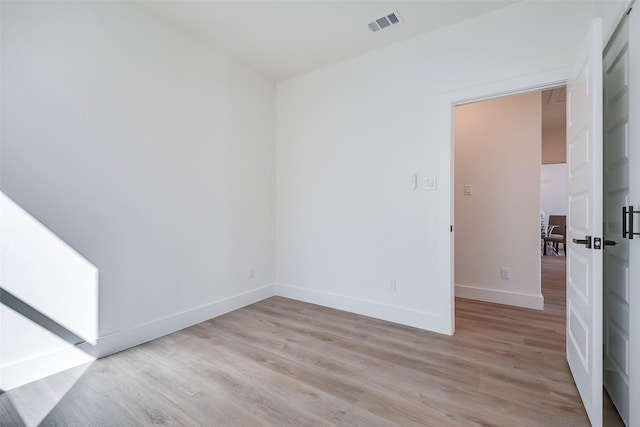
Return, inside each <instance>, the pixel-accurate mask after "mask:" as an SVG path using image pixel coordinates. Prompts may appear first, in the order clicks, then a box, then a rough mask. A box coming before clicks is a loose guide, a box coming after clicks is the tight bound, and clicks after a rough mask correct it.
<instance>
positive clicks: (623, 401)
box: [603, 19, 631, 425]
mask: <svg viewBox="0 0 640 427" xmlns="http://www.w3.org/2000/svg"><path fill="white" fill-rule="evenodd" d="M628 41H629V23H628V20H627V19H623V22H622V23H621V24H620V25H619V27H618V29H617V30H616V32H615V33H614V35H613V37H612V39H611V41H610V42H609V44H608V45H607V48H606V49H605V52H604V59H603V79H604V91H603V93H604V99H603V101H604V124H603V125H604V128H603V131H604V132H603V137H604V153H603V154H604V195H603V197H604V203H605V206H606V209H605V211H604V218H603V219H604V235H605V238H606V239H609V240H613V241H615V242H616V243H617V245H616V246H608V247H605V252H604V265H603V268H604V283H603V286H604V295H603V297H604V318H603V320H604V331H603V332H604V386H605V387H606V389H607V392H608V393H609V396H610V397H611V400H612V401H613V403H614V405H615V406H616V408H617V409H618V412H619V413H620V417H621V418H622V419H623V421H624V422H625V424H627V425H629V356H630V355H629V352H630V341H629V240H627V239H624V238H622V216H621V210H622V207H623V206H629V205H630V204H631V203H630V199H629V142H630V141H629V77H630V75H629V49H628V47H629V45H628Z"/></svg>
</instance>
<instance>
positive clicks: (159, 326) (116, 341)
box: [95, 285, 275, 358]
mask: <svg viewBox="0 0 640 427" xmlns="http://www.w3.org/2000/svg"><path fill="white" fill-rule="evenodd" d="M274 295H275V286H274V285H267V286H263V287H261V288H257V289H252V290H250V291H247V292H243V293H240V294H236V295H233V296H231V297H228V298H224V299H222V300H219V301H216V302H213V303H210V304H207V305H203V306H201V307H197V308H195V309H192V310H188V311H184V312H182V313H178V314H174V315H173V316H169V317H166V318H164V319H160V320H156V321H154V322H150V323H147V324H145V325H140V326H137V327H135V328H132V329H126V330H124V331H119V332H115V333H113V334H109V335H104V336H101V337H100V338H99V339H98V344H97V352H96V354H95V356H96V357H97V358H100V357H105V356H108V355H110V354H113V353H117V352H118V351H122V350H125V349H127V348H131V347H134V346H136V345H139V344H142V343H145V342H147V341H151V340H154V339H156V338H160V337H162V336H164V335H167V334H170V333H172V332H176V331H179V330H180V329H184V328H188V327H189V326H193V325H195V324H197V323H200V322H204V321H206V320H209V319H213V318H214V317H218V316H221V315H223V314H225V313H229V312H230V311H233V310H237V309H239V308H242V307H245V306H247V305H251V304H254V303H256V302H258V301H262V300H263V299H266V298H269V297H272V296H274Z"/></svg>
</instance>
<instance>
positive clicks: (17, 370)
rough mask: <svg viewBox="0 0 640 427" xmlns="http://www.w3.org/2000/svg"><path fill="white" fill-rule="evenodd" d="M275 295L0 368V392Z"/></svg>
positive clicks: (266, 290) (262, 294) (224, 304)
mask: <svg viewBox="0 0 640 427" xmlns="http://www.w3.org/2000/svg"><path fill="white" fill-rule="evenodd" d="M274 295H275V286H274V285H267V286H263V287H261V288H257V289H252V290H250V291H247V292H243V293H240V294H237V295H233V296H231V297H228V298H224V299H222V300H219V301H216V302H213V303H210V304H207V305H203V306H201V307H197V308H195V309H192V310H188V311H184V312H182V313H178V314H174V315H172V316H169V317H166V318H164V319H160V320H156V321H154V322H150V323H147V324H144V325H141V326H137V327H134V328H131V329H126V330H124V331H119V332H116V333H113V334H109V335H105V336H101V337H100V338H98V340H97V342H96V343H95V344H91V343H82V344H79V345H77V346H72V345H69V346H68V347H65V348H63V349H61V350H58V351H55V352H52V353H48V354H43V355H40V356H38V357H35V358H32V359H28V360H24V361H20V362H16V363H13V364H11V365H5V366H0V389H1V390H4V391H7V390H10V389H12V388H15V387H19V386H21V385H24V384H27V383H30V382H32V381H35V380H38V379H40V378H44V377H47V376H49V375H53V374H56V373H58V372H62V371H64V370H66V369H70V368H73V367H76V366H78V365H81V364H83V363H86V362H89V361H92V360H94V359H96V358H100V357H104V356H108V355H110V354H113V353H117V352H118V351H122V350H125V349H127V348H131V347H134V346H136V345H138V344H142V343H145V342H147V341H151V340H153V339H156V338H159V337H161V336H164V335H167V334H170V333H172V332H176V331H179V330H180V329H184V328H187V327H189V326H192V325H195V324H197V323H200V322H204V321H206V320H209V319H212V318H214V317H217V316H220V315H223V314H225V313H228V312H230V311H233V310H237V309H239V308H242V307H245V306H247V305H250V304H253V303H256V302H258V301H261V300H263V299H266V298H269V297H272V296H274Z"/></svg>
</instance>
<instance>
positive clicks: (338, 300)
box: [276, 283, 450, 335]
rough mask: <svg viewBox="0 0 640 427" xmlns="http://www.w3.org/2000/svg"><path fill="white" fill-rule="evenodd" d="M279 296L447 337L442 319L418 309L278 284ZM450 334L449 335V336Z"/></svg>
mask: <svg viewBox="0 0 640 427" xmlns="http://www.w3.org/2000/svg"><path fill="white" fill-rule="evenodd" d="M276 295H278V296H281V297H285V298H291V299H295V300H298V301H303V302H308V303H311V304H317V305H321V306H323V307H329V308H334V309H337V310H342V311H348V312H350V313H355V314H360V315H363V316H368V317H373V318H376V319H381V320H386V321H389V322H394V323H399V324H402V325H407V326H412V327H414V328H420V329H425V330H428V331H433V332H439V333H442V334H448V330H447V328H446V327H447V325H446V324H444V322H442V318H441V316H438V315H437V314H433V313H427V312H423V311H417V310H409V309H406V308H401V307H395V306H391V305H385V304H380V303H377V302H371V301H366V300H360V299H355V298H351V297H347V296H344V295H337V294H332V293H328V292H319V291H315V290H311V289H305V288H299V287H296V286H290V285H285V284H280V283H278V284H276ZM449 335H450V334H449Z"/></svg>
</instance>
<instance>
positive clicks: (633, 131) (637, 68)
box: [627, 2, 640, 426]
mask: <svg viewBox="0 0 640 427" xmlns="http://www.w3.org/2000/svg"><path fill="white" fill-rule="evenodd" d="M627 19H628V20H629V64H630V65H629V70H630V72H629V75H630V76H633V81H632V82H631V85H630V86H629V117H630V120H629V134H630V138H629V139H630V147H629V152H630V155H629V158H630V163H631V167H630V169H629V173H630V179H629V193H630V201H631V203H630V205H633V207H634V209H635V210H640V82H639V80H638V78H637V77H638V76H640V8H639V7H638V2H636V3H635V7H634V9H633V10H632V11H631V13H630V14H629V16H628V17H627ZM634 219H635V221H634V222H635V227H634V228H635V229H634V230H633V231H634V232H636V233H640V214H635V215H634ZM633 237H634V238H633V240H631V241H630V242H629V259H630V263H629V266H630V274H629V276H630V277H631V280H630V282H631V284H632V286H631V289H629V292H630V309H629V312H630V313H629V314H630V316H631V319H630V320H631V322H630V323H631V324H630V327H629V333H630V338H631V342H630V346H631V351H630V356H629V360H630V367H629V372H630V391H629V401H630V402H633V404H631V405H630V408H629V409H630V413H629V421H630V422H629V424H628V425H629V426H640V235H635V236H633Z"/></svg>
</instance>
